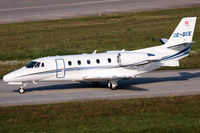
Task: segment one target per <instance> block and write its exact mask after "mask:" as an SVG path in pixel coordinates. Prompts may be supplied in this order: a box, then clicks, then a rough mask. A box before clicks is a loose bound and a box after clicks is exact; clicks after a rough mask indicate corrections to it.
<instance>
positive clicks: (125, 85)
mask: <svg viewBox="0 0 200 133" xmlns="http://www.w3.org/2000/svg"><path fill="white" fill-rule="evenodd" d="M179 74H180V76H175V77H163V78H156V77H148V78H145V77H144V78H136V79H132V80H119V81H118V84H119V86H120V88H119V89H121V90H133V91H148V89H146V88H139V87H136V86H134V85H137V84H149V83H159V82H167V81H184V80H189V79H191V78H197V77H200V72H198V73H188V72H180V73H179ZM106 87H107V82H101V83H100V85H99V86H98V87H94V86H92V85H91V84H90V83H88V82H80V83H71V84H69V83H68V84H57V85H48V86H42V87H31V88H25V92H32V91H43V90H62V89H64V90H66V89H80V88H106ZM14 92H18V90H14Z"/></svg>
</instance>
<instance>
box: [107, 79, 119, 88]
mask: <svg viewBox="0 0 200 133" xmlns="http://www.w3.org/2000/svg"><path fill="white" fill-rule="evenodd" d="M108 87H109V88H110V89H111V90H116V89H117V87H118V84H117V82H116V81H115V80H112V81H110V82H109V83H108Z"/></svg>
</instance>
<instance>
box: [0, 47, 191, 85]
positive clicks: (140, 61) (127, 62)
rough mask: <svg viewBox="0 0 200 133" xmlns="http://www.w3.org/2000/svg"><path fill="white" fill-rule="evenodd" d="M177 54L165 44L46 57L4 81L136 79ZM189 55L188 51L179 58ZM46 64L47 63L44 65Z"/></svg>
mask: <svg viewBox="0 0 200 133" xmlns="http://www.w3.org/2000/svg"><path fill="white" fill-rule="evenodd" d="M176 53H177V51H174V50H172V49H168V48H166V47H165V45H162V46H156V47H152V48H146V49H141V50H135V51H124V50H122V51H110V52H109V51H108V52H106V53H94V54H81V55H66V56H51V57H44V58H38V59H35V60H33V62H37V63H38V62H39V63H40V65H39V66H37V67H35V66H33V67H31V68H27V67H22V68H21V69H18V70H16V71H14V72H11V73H9V74H7V75H5V76H4V81H7V82H10V83H19V82H30V81H68V80H70V81H105V80H108V81H109V80H112V79H123V78H134V77H135V76H137V75H139V74H142V73H145V72H148V71H152V70H154V69H157V68H159V67H161V66H164V65H163V62H165V60H163V61H162V59H163V58H165V57H169V56H171V55H174V54H176ZM119 55H120V57H119ZM186 55H187V54H185V53H184V54H182V56H180V57H179V58H178V59H180V58H183V57H185V56H186ZM172 60H173V59H172ZM176 60H177V58H176ZM37 63H36V64H37ZM42 63H43V64H44V66H41V65H42ZM36 64H35V65H36Z"/></svg>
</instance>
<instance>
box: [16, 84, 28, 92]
mask: <svg viewBox="0 0 200 133" xmlns="http://www.w3.org/2000/svg"><path fill="white" fill-rule="evenodd" d="M26 86H27V82H25V83H24V84H23V86H21V87H20V88H19V90H18V92H19V94H23V93H24V87H26Z"/></svg>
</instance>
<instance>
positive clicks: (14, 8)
mask: <svg viewBox="0 0 200 133" xmlns="http://www.w3.org/2000/svg"><path fill="white" fill-rule="evenodd" d="M199 5H200V0H1V1H0V24H3V23H13V22H24V21H35V20H51V19H60V18H66V17H77V16H88V15H99V14H100V13H101V14H107V13H114V12H127V11H145V10H156V9H169V8H180V7H190V6H199Z"/></svg>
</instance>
